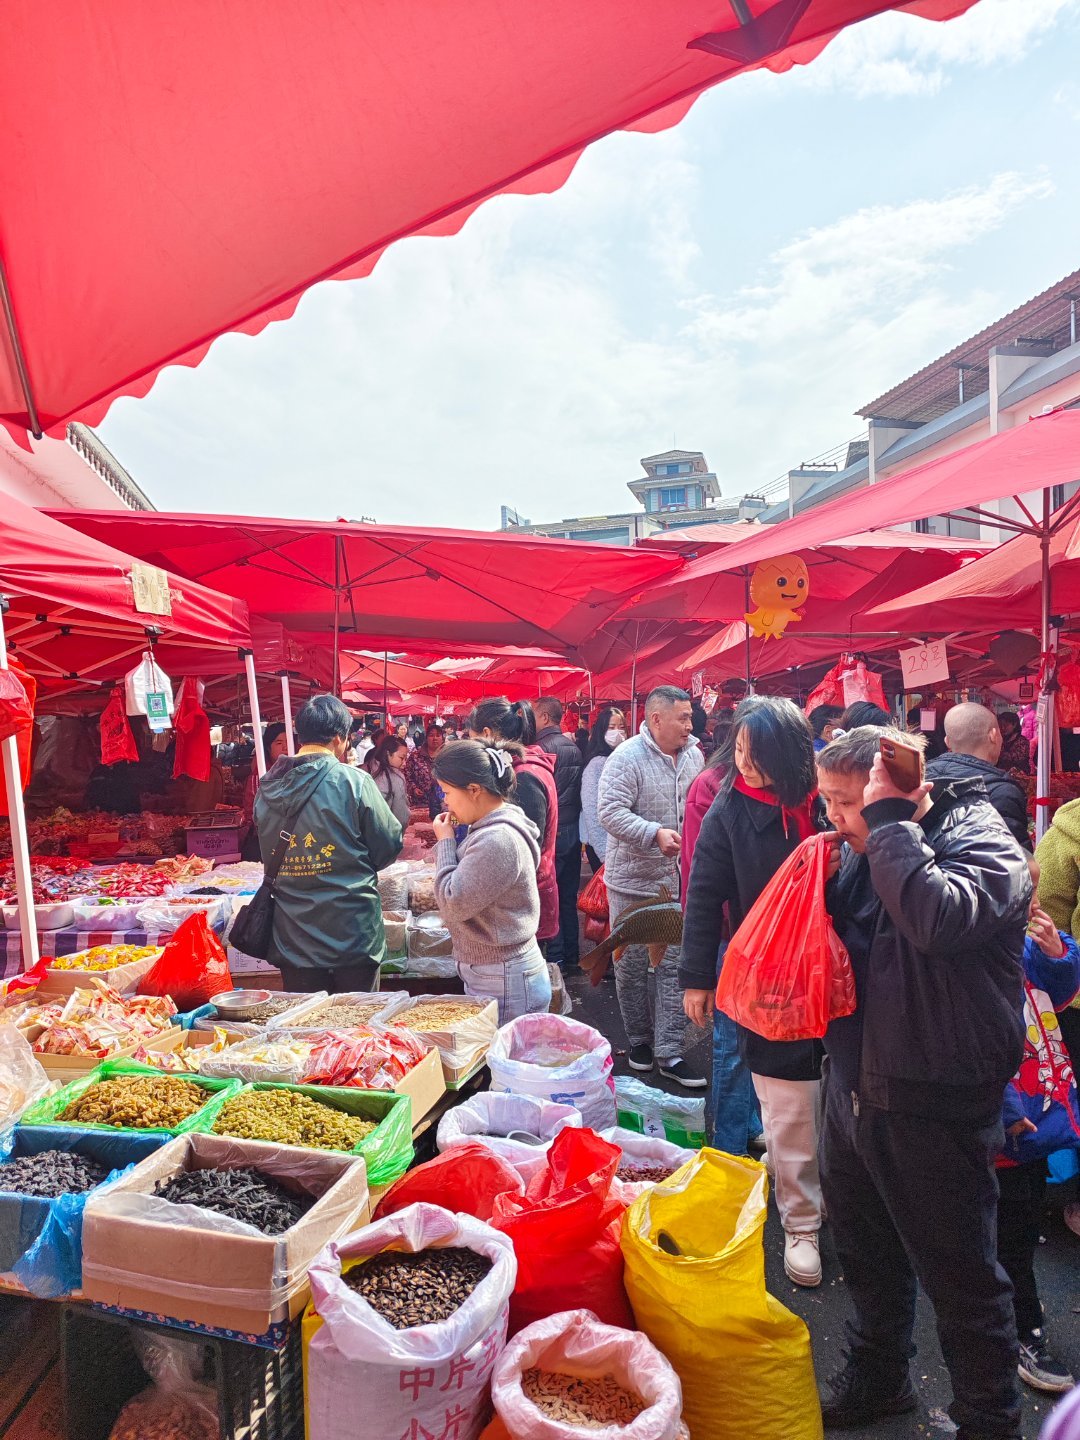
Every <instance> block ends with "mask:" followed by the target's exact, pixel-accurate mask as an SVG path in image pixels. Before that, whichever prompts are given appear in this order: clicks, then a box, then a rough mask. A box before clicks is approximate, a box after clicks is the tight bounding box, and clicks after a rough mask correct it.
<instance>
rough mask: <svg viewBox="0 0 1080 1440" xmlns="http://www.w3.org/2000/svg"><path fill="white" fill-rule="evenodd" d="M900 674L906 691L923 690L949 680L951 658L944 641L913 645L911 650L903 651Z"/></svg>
mask: <svg viewBox="0 0 1080 1440" xmlns="http://www.w3.org/2000/svg"><path fill="white" fill-rule="evenodd" d="M900 673H901V675H903V677H904V689H905V690H921V689H923V688H924V686H927V685H937V684H940V683H941V682H942V681H945V680H948V678H949V657H948V654H947V653H946V650H945V643H944V641H942V640H934V641H932V642H931V643H930V644H929V645H913V646H912V647H911V649H910V650H901V651H900Z"/></svg>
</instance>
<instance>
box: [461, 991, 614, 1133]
mask: <svg viewBox="0 0 1080 1440" xmlns="http://www.w3.org/2000/svg"><path fill="white" fill-rule="evenodd" d="M488 1066H489V1068H490V1070H491V1088H492V1090H496V1091H498V1090H506V1091H509V1092H510V1093H511V1094H513V1095H532V1096H534V1097H535V1098H536V1099H538V1100H554V1101H555V1102H556V1104H559V1105H573V1106H574V1107H575V1108H576V1109H578V1110H580V1111H581V1115H582V1119H583V1121H584V1123H585V1124H586V1125H587V1126H589V1127H590V1128H591V1129H593V1130H607V1129H609V1128H610V1127H611V1126H612V1125H614V1124H615V1084H614V1081H613V1079H612V1075H611V1071H612V1059H611V1046H610V1044H609V1043H608V1041H607V1040H605V1039H604V1037H603V1035H601V1034H600V1032H599V1030H594V1029H593V1027H592V1026H591V1025H583V1024H582V1023H581V1021H580V1020H571V1019H570V1018H569V1017H568V1016H566V1015H551V1014H536V1015H519V1016H518V1018H517V1019H516V1020H511V1021H510V1022H509V1023H508V1024H506V1025H504V1026H503V1027H502V1028H501V1029H500V1030H499V1031H498V1032H497V1033H496V1035H495V1039H494V1040H493V1041H492V1044H491V1048H490V1050H489V1051H488Z"/></svg>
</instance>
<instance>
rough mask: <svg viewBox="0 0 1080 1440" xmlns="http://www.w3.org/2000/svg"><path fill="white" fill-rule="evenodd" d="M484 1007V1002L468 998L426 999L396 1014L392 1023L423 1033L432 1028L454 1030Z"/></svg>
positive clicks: (472, 1018) (473, 1017)
mask: <svg viewBox="0 0 1080 1440" xmlns="http://www.w3.org/2000/svg"><path fill="white" fill-rule="evenodd" d="M483 1008H484V1006H483V1004H480V1005H477V1004H476V1003H475V1002H472V1003H470V1002H469V1001H466V1000H445V1001H443V1000H425V1001H424V1002H423V1003H422V1004H420V1005H410V1006H409V1008H408V1009H407V1010H403V1011H402V1012H401V1014H400V1015H395V1016H394V1017H393V1019H392V1020H391V1021H390V1024H391V1025H400V1026H401V1028H402V1029H404V1030H417V1031H419V1032H420V1033H421V1034H424V1033H425V1032H427V1031H431V1030H452V1029H453V1028H454V1026H455V1025H460V1024H462V1022H463V1021H465V1020H475V1019H476V1017H477V1015H479V1013H480V1011H481V1010H482V1009H483Z"/></svg>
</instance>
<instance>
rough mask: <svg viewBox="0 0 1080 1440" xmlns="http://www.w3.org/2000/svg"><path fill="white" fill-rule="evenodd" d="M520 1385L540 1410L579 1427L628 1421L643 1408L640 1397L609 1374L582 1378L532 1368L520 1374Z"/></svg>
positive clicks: (634, 1418) (623, 1423)
mask: <svg viewBox="0 0 1080 1440" xmlns="http://www.w3.org/2000/svg"><path fill="white" fill-rule="evenodd" d="M521 1389H522V1392H523V1394H524V1395H525V1396H526V1398H527V1399H529V1400H531V1401H532V1403H533V1404H534V1405H535V1406H536V1408H537V1409H538V1410H540V1411H542V1413H543V1414H545V1415H547V1416H549V1417H550V1418H551V1419H552V1420H561V1421H563V1422H564V1423H565V1424H567V1425H577V1426H579V1427H580V1428H581V1429H582V1430H602V1429H603V1428H604V1426H605V1425H629V1424H630V1422H631V1421H632V1420H636V1419H637V1417H638V1416H639V1415H640V1414H641V1412H642V1411H643V1410H644V1409H645V1408H646V1407H645V1403H644V1401H643V1400H641V1399H640V1398H639V1397H638V1396H637V1395H634V1394H632V1393H631V1391H629V1390H627V1389H625V1388H624V1387H623V1386H622V1385H620V1384H619V1382H618V1381H617V1380H616V1379H615V1377H614V1376H613V1375H601V1376H597V1377H592V1378H588V1379H586V1378H585V1377H584V1376H578V1375H563V1374H560V1373H559V1372H558V1371H556V1370H537V1369H535V1368H534V1369H532V1370H526V1371H525V1372H524V1373H523V1374H522V1377H521Z"/></svg>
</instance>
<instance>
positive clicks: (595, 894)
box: [577, 865, 610, 925]
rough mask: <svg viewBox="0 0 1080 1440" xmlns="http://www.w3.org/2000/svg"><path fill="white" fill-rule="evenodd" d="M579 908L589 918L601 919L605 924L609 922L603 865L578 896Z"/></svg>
mask: <svg viewBox="0 0 1080 1440" xmlns="http://www.w3.org/2000/svg"><path fill="white" fill-rule="evenodd" d="M577 908H578V909H579V910H580V911H581V913H582V915H584V916H585V918H586V919H587V920H601V921H603V922H604V924H605V925H606V924H607V923H608V920H609V918H610V917H609V914H608V895H607V885H606V883H605V881H604V867H603V866H602V865H601V866H600V869H599V870H598V871H597V872H596V874H595V875H594V876H593V877H592V879H591V880H590V881H589V883H588V884H587V885H586V886H585V889H584V890H583V891H582V892H581V894H580V895H579V896H578V902H577Z"/></svg>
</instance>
